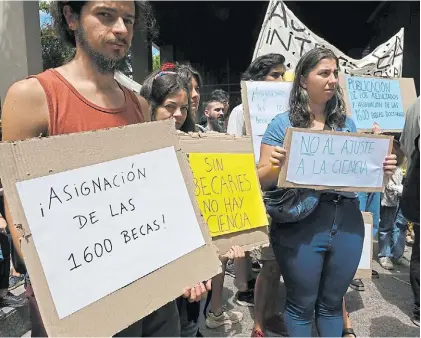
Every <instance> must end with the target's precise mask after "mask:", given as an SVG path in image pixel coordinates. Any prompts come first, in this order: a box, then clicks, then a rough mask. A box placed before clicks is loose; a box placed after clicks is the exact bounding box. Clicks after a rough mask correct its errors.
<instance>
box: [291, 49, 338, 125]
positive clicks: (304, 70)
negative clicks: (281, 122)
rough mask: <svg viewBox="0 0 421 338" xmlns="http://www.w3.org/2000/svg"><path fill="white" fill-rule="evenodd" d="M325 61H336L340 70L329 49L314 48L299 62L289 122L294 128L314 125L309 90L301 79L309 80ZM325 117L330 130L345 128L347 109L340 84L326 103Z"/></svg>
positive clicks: (292, 91)
mask: <svg viewBox="0 0 421 338" xmlns="http://www.w3.org/2000/svg"><path fill="white" fill-rule="evenodd" d="M323 59H331V60H334V61H335V62H336V66H337V68H338V70H339V60H338V58H337V57H336V55H335V54H334V53H333V52H332V51H331V50H330V49H327V48H322V47H318V48H313V49H311V50H310V51H308V52H307V53H306V54H304V55H303V56H302V57H301V59H300V60H299V61H298V64H297V67H296V68H295V77H294V83H293V85H292V90H291V94H290V97H289V106H290V111H289V120H290V121H291V125H292V126H293V127H297V128H310V127H311V125H312V123H313V120H314V115H313V114H312V112H311V110H310V98H309V96H308V93H307V90H306V89H304V88H303V87H302V85H301V79H302V78H304V79H305V78H307V77H308V74H309V73H310V72H311V71H312V70H313V69H314V67H316V66H317V64H318V63H319V62H320V61H321V60H323ZM325 115H326V124H327V125H328V126H329V127H330V128H334V127H339V128H342V127H344V125H345V118H346V108H345V102H344V99H343V92H342V89H341V87H340V86H339V84H338V85H337V86H336V91H335V94H334V95H333V97H332V98H331V99H330V100H329V101H327V102H326V107H325Z"/></svg>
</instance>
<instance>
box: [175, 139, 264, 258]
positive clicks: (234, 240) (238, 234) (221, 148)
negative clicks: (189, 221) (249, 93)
mask: <svg viewBox="0 0 421 338" xmlns="http://www.w3.org/2000/svg"><path fill="white" fill-rule="evenodd" d="M178 136H179V140H180V145H181V149H182V150H183V151H184V152H186V153H188V154H189V161H190V165H191V168H192V171H193V173H194V176H195V178H196V182H200V181H201V182H200V183H199V184H198V185H199V187H197V186H196V194H198V193H199V192H200V196H198V202H199V206H200V207H201V209H202V213H203V216H204V217H205V219H206V218H207V219H208V220H209V223H210V224H209V225H210V228H209V231H210V232H211V234H212V236H214V237H213V238H212V241H213V244H214V245H215V246H216V248H217V249H218V251H219V253H220V254H221V255H223V254H225V253H226V252H227V251H228V250H229V249H230V248H231V247H232V246H233V245H239V246H241V247H242V248H243V249H244V250H245V251H250V250H252V249H254V248H256V247H258V246H261V245H267V244H268V243H269V239H268V235H267V225H268V224H269V223H268V220H267V217H266V214H265V209H264V204H263V199H262V193H261V191H260V185H259V181H258V179H257V172H256V167H255V165H254V162H253V159H252V156H253V155H252V152H253V148H252V143H251V138H250V137H236V136H234V135H225V134H220V133H213V132H208V133H204V134H202V133H200V134H192V133H190V134H184V133H179V134H178ZM210 155H211V156H212V159H213V160H215V161H216V162H212V161H211V162H209V156H210ZM206 157H207V158H208V160H207V162H208V163H211V167H212V171H211V172H209V173H208V172H206V170H209V169H210V167H209V165H207V164H206V162H205V158H206ZM216 159H218V160H216ZM221 159H222V160H221ZM237 161H238V162H237ZM240 161H241V162H240ZM221 165H222V166H223V169H224V171H223V172H221V171H220V170H219V169H221ZM198 174H200V177H199V175H198ZM202 175H203V176H202ZM228 175H231V178H232V177H236V178H235V180H239V181H241V185H242V187H241V188H240V187H239V184H240V183H235V181H234V180H232V182H233V183H229V184H230V185H231V186H232V187H233V188H234V185H235V184H237V187H238V188H239V190H244V191H241V192H239V191H238V189H236V191H234V189H232V190H231V192H230V191H228V186H225V185H224V187H223V189H224V196H221V195H220V194H218V192H219V191H220V190H218V189H219V188H218V186H219V183H222V180H224V182H225V180H227V181H228V182H229V178H228V177H229V176H228ZM215 176H216V177H218V178H217V179H215V180H214V182H213V184H214V185H215V186H214V191H212V188H211V186H212V178H213V177H215ZM201 178H203V179H202V180H201ZM246 179H247V181H249V182H250V189H251V190H250V191H246V190H247V189H246V188H248V187H249V185H248V183H247V182H246ZM239 181H237V182H239ZM216 184H218V186H217V185H216ZM252 186H253V188H252ZM221 187H222V184H221ZM204 193H206V194H209V195H204ZM233 197H235V202H234V199H233ZM224 198H225V200H226V202H227V204H225V200H224ZM241 198H243V199H241ZM204 201H206V207H205V206H204V204H203V203H204ZM212 201H216V202H212ZM241 203H242V205H241V209H240V210H239V211H240V213H239V215H237V216H236V217H237V221H236V222H235V224H236V225H237V226H239V227H241V226H242V224H243V225H246V227H244V228H241V229H238V228H237V227H236V226H234V223H233V222H231V223H229V225H230V227H229V228H228V227H227V225H228V217H231V219H232V218H233V215H235V214H236V212H234V208H235V211H237V210H238V209H237V207H240V204H241ZM245 203H247V207H246V204H245ZM251 204H253V207H252V209H248V210H247V209H246V208H249V205H251ZM216 205H218V206H216ZM208 207H210V209H211V210H209V209H207V208H208ZM230 207H232V211H231V210H230ZM212 208H213V209H212ZM216 208H218V215H219V217H221V221H222V222H224V221H225V223H224V225H223V226H221V227H220V223H219V222H218V223H215V222H214V221H215V216H213V215H216V212H215V213H214V212H213V211H212V210H216ZM219 208H222V210H221V209H219ZM225 208H228V209H227V210H228V211H229V212H228V213H227V214H226V215H224V216H222V215H223V214H224V213H225V212H224V211H225ZM244 214H246V216H247V218H248V220H249V221H247V220H246V217H245V215H244ZM209 217H211V218H209ZM234 217H235V216H234ZM215 224H216V225H215ZM250 225H251V226H250ZM215 227H216V231H215ZM220 230H221V231H220Z"/></svg>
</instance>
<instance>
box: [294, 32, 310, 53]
mask: <svg viewBox="0 0 421 338" xmlns="http://www.w3.org/2000/svg"><path fill="white" fill-rule="evenodd" d="M295 40H299V41H301V48H300V57H302V56H303V54H304V44H305V43H311V41H310V40H307V39H304V38H300V37H299V36H296V37H295Z"/></svg>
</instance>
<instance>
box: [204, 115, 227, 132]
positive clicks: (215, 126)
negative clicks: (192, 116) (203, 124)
mask: <svg viewBox="0 0 421 338" xmlns="http://www.w3.org/2000/svg"><path fill="white" fill-rule="evenodd" d="M208 121H209V124H210V125H211V127H212V130H213V131H217V132H218V133H225V131H226V128H225V121H224V119H218V118H216V119H214V118H210V119H208Z"/></svg>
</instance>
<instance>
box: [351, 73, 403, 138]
mask: <svg viewBox="0 0 421 338" xmlns="http://www.w3.org/2000/svg"><path fill="white" fill-rule="evenodd" d="M345 82H346V87H347V92H348V97H349V102H350V105H351V107H350V109H351V112H352V119H353V120H354V122H355V124H356V126H357V129H371V128H372V127H373V123H374V122H376V123H377V124H378V125H379V126H380V128H381V129H383V130H402V129H403V126H404V124H405V114H404V110H403V105H402V98H401V88H400V86H399V80H390V79H374V78H364V77H356V76H345Z"/></svg>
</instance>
